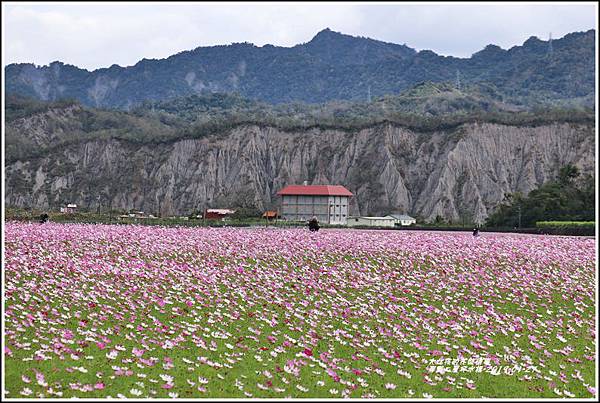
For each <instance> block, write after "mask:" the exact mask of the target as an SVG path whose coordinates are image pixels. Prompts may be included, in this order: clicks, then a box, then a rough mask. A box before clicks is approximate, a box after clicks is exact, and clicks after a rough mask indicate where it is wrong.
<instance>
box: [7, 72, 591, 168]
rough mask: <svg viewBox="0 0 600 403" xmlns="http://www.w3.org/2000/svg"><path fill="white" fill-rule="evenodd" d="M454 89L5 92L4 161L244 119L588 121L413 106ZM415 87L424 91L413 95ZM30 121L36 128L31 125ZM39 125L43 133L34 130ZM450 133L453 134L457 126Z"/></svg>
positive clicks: (296, 123)
mask: <svg viewBox="0 0 600 403" xmlns="http://www.w3.org/2000/svg"><path fill="white" fill-rule="evenodd" d="M471 88H472V91H473V93H476V92H477V93H478V94H480V93H481V94H483V93H485V90H484V89H482V87H471ZM465 91H467V90H466V89H465ZM454 92H455V91H454V90H452V89H451V88H450V87H448V86H447V85H438V84H435V85H434V84H431V83H430V84H422V85H420V86H418V88H415V89H414V91H412V92H410V91H409V93H408V95H403V94H401V95H399V96H397V97H386V98H381V99H379V100H377V101H375V102H371V103H354V102H330V103H327V104H322V105H309V104H302V103H298V102H295V103H290V104H281V105H269V104H266V103H261V102H257V101H252V100H248V99H244V98H242V97H241V96H239V95H227V94H209V95H206V96H202V97H200V96H191V97H187V98H177V99H171V100H169V101H165V102H150V101H149V102H146V103H145V104H144V105H143V106H140V107H138V108H135V109H133V110H132V111H131V112H123V111H114V110H102V109H91V108H85V107H82V106H81V105H78V104H73V103H67V104H65V103H62V102H61V103H47V102H46V103H43V102H40V101H32V100H28V99H25V98H16V97H11V98H7V102H6V108H7V110H10V111H11V116H13V118H14V116H16V115H19V116H21V117H22V119H13V120H11V121H7V125H6V143H5V144H6V160H7V162H9V163H10V162H14V161H16V160H23V159H32V158H39V157H43V156H45V155H48V154H50V153H52V152H53V151H54V150H57V149H61V148H63V147H65V146H68V145H70V144H78V143H80V142H89V141H110V140H112V139H118V140H121V141H125V142H128V143H132V144H134V145H139V144H148V145H155V144H169V143H173V142H175V141H179V140H183V139H197V138H204V137H209V136H221V135H225V134H226V133H227V132H229V131H231V130H233V129H235V128H236V127H240V126H248V125H255V126H259V127H275V128H278V129H279V130H282V131H288V132H298V131H303V132H305V131H308V130H312V129H318V130H321V131H324V130H330V129H331V130H343V131H348V132H353V131H358V130H362V129H365V128H370V127H376V126H383V125H388V124H392V125H396V126H401V127H406V128H408V129H410V130H413V131H417V132H420V133H428V132H436V131H452V130H454V129H456V128H459V127H460V126H461V125H464V124H471V123H482V122H489V123H496V124H503V125H514V126H537V125H545V124H549V123H554V122H568V123H577V124H582V125H588V126H589V125H593V124H594V111H593V110H587V109H584V110H566V109H539V110H538V111H536V112H535V113H534V112H529V111H512V110H511V109H510V108H509V107H507V106H506V105H504V106H502V105H500V104H497V106H498V107H496V108H495V109H489V108H488V109H485V108H477V107H473V108H471V109H469V110H468V111H466V112H465V111H458V110H454V109H448V110H447V111H445V112H444V111H442V110H438V111H434V110H433V109H429V110H430V112H431V113H429V114H422V113H421V112H419V111H421V110H422V105H423V103H426V102H428V101H427V99H428V98H427V96H428V95H427V94H429V93H434V94H438V95H437V96H438V98H439V97H443V96H445V95H444V94H446V93H450V94H451V96H454V95H452V94H454ZM415 94H417V95H419V94H420V95H423V96H424V97H425V98H423V99H421V100H419V99H417V98H418V97H416V95H415ZM440 94H441V95H440ZM477 96H479V95H477ZM411 99H412V100H411ZM438 100H439V99H438ZM490 102H495V101H490ZM410 105H412V107H411V106H410ZM411 108H413V109H411ZM15 111H18V112H15ZM432 111H433V112H435V113H433V112H432ZM33 117H35V119H34V120H32V119H33ZM33 122H36V123H35V124H36V125H38V126H40V127H39V129H40V130H33V129H32V127H31V124H32V123H33ZM36 127H37V126H36ZM40 132H42V133H43V134H44V135H43V136H40V135H39V133H40ZM455 134H456V135H457V136H460V131H457V132H456V133H455Z"/></svg>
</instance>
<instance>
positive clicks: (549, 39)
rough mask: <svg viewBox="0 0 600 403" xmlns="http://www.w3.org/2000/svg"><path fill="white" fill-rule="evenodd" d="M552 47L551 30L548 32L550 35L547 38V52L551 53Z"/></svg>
mask: <svg viewBox="0 0 600 403" xmlns="http://www.w3.org/2000/svg"><path fill="white" fill-rule="evenodd" d="M553 51H554V49H553V48H552V32H550V37H549V38H548V54H549V55H552V52H553Z"/></svg>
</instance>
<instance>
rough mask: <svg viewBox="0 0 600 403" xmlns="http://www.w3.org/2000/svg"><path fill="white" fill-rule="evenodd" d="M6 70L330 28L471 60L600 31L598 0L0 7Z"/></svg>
mask: <svg viewBox="0 0 600 403" xmlns="http://www.w3.org/2000/svg"><path fill="white" fill-rule="evenodd" d="M2 8H3V17H2V19H3V26H4V29H5V32H4V33H5V34H4V35H3V45H4V46H5V60H4V62H5V64H8V63H13V62H33V63H36V64H48V63H50V62H52V61H55V60H60V61H63V62H65V63H69V64H74V65H76V66H79V67H83V68H87V69H96V68H100V67H108V66H110V65H112V64H119V65H122V66H128V65H133V64H135V63H137V62H138V61H139V60H141V59H143V58H165V57H168V56H170V55H172V54H175V53H178V52H181V51H183V50H190V49H194V48H196V47H198V46H212V45H224V44H230V43H232V42H251V43H254V44H256V45H257V46H262V45H264V44H267V43H269V44H273V45H278V46H294V45H296V44H298V43H304V42H307V41H309V40H310V39H311V38H312V37H313V36H314V35H315V34H316V33H317V32H318V31H320V30H322V29H323V28H325V27H329V28H331V29H332V30H334V31H339V32H343V33H347V34H350V35H355V36H367V37H372V38H374V39H379V40H384V41H388V42H395V43H406V44H407V45H408V46H411V47H414V48H416V49H418V50H421V49H431V50H433V51H435V52H437V53H439V54H444V55H454V56H459V57H469V56H470V55H471V54H472V53H474V52H476V51H478V50H481V49H482V48H483V47H485V45H487V44H490V43H494V44H497V45H499V46H501V47H503V48H509V47H511V46H514V45H520V44H521V43H522V42H523V41H525V40H526V39H527V38H528V37H529V36H531V35H536V36H539V37H540V38H546V37H547V36H548V33H549V32H552V33H553V37H554V38H559V37H561V36H563V35H565V34H566V33H568V32H572V31H580V30H587V29H590V28H594V27H596V24H597V22H596V17H595V16H596V14H597V12H596V11H597V7H596V5H595V4H583V5H582V4H579V5H577V4H575V5H570V4H524V5H522V4H493V3H492V4H476V5H468V4H451V5H445V4H420V5H415V4H413V5H411V4H389V3H387V4H360V3H346V4H340V3H310V4H307V3H267V4H245V3H236V4H231V3H229V4H206V3H177V4H165V3H145V4H144V3H142V4H139V3H137V4H132V3H124V4H121V3H94V4H87V3H75V4H66V3H62V4H43V3H39V4H18V3H3V4H2Z"/></svg>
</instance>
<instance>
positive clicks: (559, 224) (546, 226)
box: [535, 221, 596, 236]
mask: <svg viewBox="0 0 600 403" xmlns="http://www.w3.org/2000/svg"><path fill="white" fill-rule="evenodd" d="M535 226H536V228H539V229H540V230H542V231H543V232H544V233H548V234H556V235H559V234H560V235H588V236H591V235H595V231H596V223H595V222H594V221H537V222H536V223H535Z"/></svg>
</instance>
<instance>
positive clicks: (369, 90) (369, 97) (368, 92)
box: [367, 85, 371, 103]
mask: <svg viewBox="0 0 600 403" xmlns="http://www.w3.org/2000/svg"><path fill="white" fill-rule="evenodd" d="M367 102H368V103H371V86H370V85H369V88H367Z"/></svg>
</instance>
